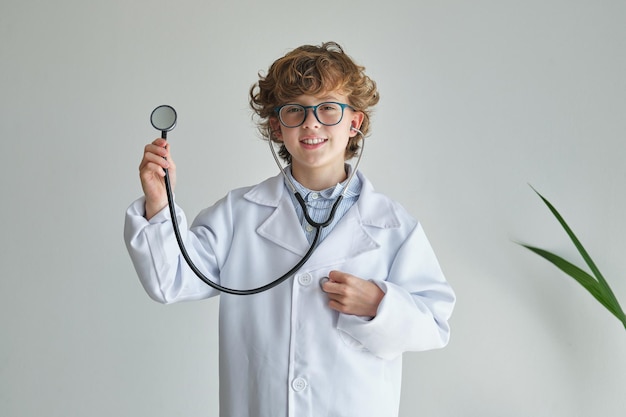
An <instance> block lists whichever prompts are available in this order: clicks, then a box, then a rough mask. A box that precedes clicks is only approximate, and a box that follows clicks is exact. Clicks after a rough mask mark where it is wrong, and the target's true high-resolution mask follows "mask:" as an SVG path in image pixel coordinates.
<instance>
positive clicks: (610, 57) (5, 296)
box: [0, 0, 626, 417]
mask: <svg viewBox="0 0 626 417" xmlns="http://www.w3.org/2000/svg"><path fill="white" fill-rule="evenodd" d="M0 39H2V41H1V42H0V59H1V64H2V67H1V69H0V75H1V78H0V126H1V127H2V147H1V149H2V153H1V154H2V157H1V158H0V160H1V161H2V168H3V171H4V174H3V175H2V177H1V179H0V181H1V184H0V185H1V188H0V190H1V192H2V205H0V218H1V219H2V220H1V221H2V232H1V233H0V243H1V245H2V246H1V249H2V250H1V251H0V261H1V262H0V294H1V296H2V303H1V307H0V326H1V327H0V330H1V334H2V342H1V343H0V415H2V416H29V417H30V416H47V417H53V416H64V417H67V416H94V417H98V416H112V415H116V416H148V415H149V416H153V417H158V416H172V415H178V416H200V415H205V416H215V415H216V413H217V396H216V393H217V391H216V390H217V369H216V368H217V340H216V339H217V332H216V312H217V309H216V307H217V303H218V300H217V299H214V300H209V301H206V302H199V303H189V304H181V305H173V306H167V307H165V306H162V305H159V304H156V303H154V302H152V301H150V300H149V299H148V297H147V296H146V295H145V294H144V293H143V290H142V289H141V287H140V284H139V282H138V280H137V279H136V277H135V275H134V270H133V268H132V265H131V263H130V260H129V258H128V256H127V254H126V252H125V248H124V244H123V241H122V225H123V213H124V210H125V208H126V207H127V206H128V204H129V203H130V202H131V201H132V200H133V199H134V198H136V197H137V196H138V195H139V194H140V186H139V181H138V170H137V167H138V164H139V160H140V158H141V153H142V148H143V146H144V144H145V143H147V142H149V141H150V140H152V139H153V138H154V137H155V136H156V135H157V132H155V131H153V129H152V128H151V127H150V125H149V123H148V116H149V113H150V111H151V110H152V108H153V107H154V106H156V105H157V104H162V103H169V104H172V105H174V106H175V107H176V108H177V110H178V112H179V124H178V127H177V128H176V130H175V131H174V132H173V133H172V134H171V135H170V141H171V142H172V144H173V146H175V156H176V160H177V164H178V168H179V187H178V188H177V197H178V201H179V203H180V204H181V205H182V206H184V207H185V208H186V210H187V211H188V213H189V214H190V215H193V214H195V213H197V211H198V210H200V209H201V208H202V207H204V206H206V205H208V204H211V203H212V202H213V201H215V200H216V199H218V198H219V197H221V196H222V195H223V194H224V193H225V192H226V191H227V190H228V189H231V188H233V187H237V186H242V185H248V184H252V183H256V182H258V181H259V180H261V179H263V178H265V177H267V176H269V175H273V174H274V173H275V172H276V168H275V166H274V162H273V161H272V159H271V157H270V155H269V154H268V153H267V150H266V147H265V146H266V145H265V144H264V143H263V142H262V141H261V140H259V139H258V138H257V135H256V132H255V129H254V126H253V125H252V123H251V121H250V111H249V110H248V104H247V92H248V88H249V87H250V85H251V84H252V83H254V82H255V80H256V78H257V77H256V75H257V72H258V71H260V70H264V69H266V68H267V67H268V65H269V64H270V63H271V62H272V61H273V60H274V59H275V58H277V57H279V56H281V55H282V54H284V53H285V52H286V51H288V50H290V49H292V48H294V47H296V46H299V45H300V44H303V43H313V44H319V43H320V42H322V41H326V40H336V41H338V42H340V43H341V44H342V45H343V46H344V47H345V48H346V50H347V52H348V53H349V54H350V55H352V56H353V57H354V58H355V59H356V60H357V61H358V62H360V63H362V64H364V65H366V67H367V68H368V72H369V74H370V75H371V76H372V77H373V78H374V79H375V80H377V82H378V84H379V87H380V91H381V94H382V100H381V103H380V105H379V106H378V110H377V112H376V115H375V119H374V129H373V133H372V135H371V138H370V140H369V141H368V144H367V149H366V154H365V155H364V159H363V170H364V171H365V172H366V173H367V174H368V175H369V177H370V178H371V179H372V181H373V182H374V184H375V185H376V186H377V188H378V189H379V190H380V191H383V192H385V193H387V194H388V195H390V196H391V197H393V198H395V199H397V200H399V201H400V202H402V203H403V204H404V205H405V206H406V207H407V208H408V209H409V210H410V211H411V212H412V213H413V214H414V215H415V216H416V217H418V218H419V219H420V220H421V221H422V222H423V224H424V225H425V228H426V231H427V233H428V235H429V237H430V239H431V241H432V244H433V246H434V248H435V250H436V251H437V253H438V255H439V258H440V261H441V263H442V266H443V268H444V270H445V271H446V272H447V276H448V279H449V281H450V282H451V284H452V285H453V286H454V288H455V289H456V291H457V294H458V298H459V301H458V306H457V309H456V312H455V315H454V317H453V320H452V326H453V337H452V341H451V344H450V345H449V347H448V348H446V349H444V350H441V351H435V352H427V353H410V354H406V355H405V378H404V395H403V402H402V409H401V415H402V416H404V417H409V416H411V417H412V416H432V417H458V416H469V417H474V416H476V417H486V416H494V417H496V416H497V417H500V416H533V417H536V416H546V417H548V416H549V417H571V416H603V417H618V416H623V413H624V409H626V399H625V398H626V395H624V387H625V386H626V332H625V331H624V328H623V327H622V326H621V325H620V323H619V322H618V321H617V320H616V319H615V318H613V317H612V316H611V315H610V314H609V313H608V312H607V311H605V310H604V309H603V308H602V307H601V306H600V305H599V304H598V303H596V302H595V300H593V299H592V298H591V297H590V296H589V294H587V293H586V292H584V290H583V289H582V288H580V287H579V286H578V285H577V284H576V283H575V282H573V281H572V280H571V279H569V278H568V277H565V276H564V275H562V274H560V273H559V272H557V271H556V270H555V269H554V268H553V267H552V266H551V265H549V264H548V263H547V262H545V261H543V260H541V259H539V258H538V257H536V256H535V255H533V254H531V253H530V252H527V251H525V250H524V249H522V248H520V247H519V246H517V245H516V244H514V243H513V241H514V240H522V241H525V242H529V243H534V244H537V245H539V246H544V247H547V248H549V249H552V250H554V251H557V252H559V253H561V254H564V255H566V256H568V257H569V258H571V259H573V260H576V262H578V258H577V257H575V255H576V254H575V251H574V250H573V249H572V246H571V244H570V242H569V241H568V240H567V237H566V236H565V235H564V234H563V233H562V232H561V231H560V229H559V226H558V225H557V223H556V222H555V220H554V219H553V218H552V217H551V215H550V213H549V212H548V210H547V209H546V208H545V207H544V206H543V204H542V203H541V202H540V200H539V199H538V198H537V197H536V195H535V194H534V193H533V192H532V190H531V189H530V187H528V183H530V184H532V185H533V186H535V187H536V188H537V189H538V190H539V191H541V192H542V193H543V194H544V195H545V196H546V197H548V198H549V199H550V200H551V201H552V202H553V203H554V204H555V205H556V206H557V208H558V209H559V210H560V211H561V212H562V214H563V215H564V216H565V218H566V220H567V221H568V222H569V223H570V225H571V226H572V227H573V228H574V230H575V231H576V233H577V234H578V235H579V237H580V238H581V240H582V241H583V244H585V246H586V247H587V249H588V250H589V251H590V253H591V255H592V256H593V257H594V258H595V260H596V261H597V264H598V266H599V267H600V269H601V271H603V273H604V274H605V276H606V277H607V279H608V280H609V282H610V284H611V285H612V286H613V289H614V290H615V293H616V295H617V297H618V299H620V300H621V301H622V304H623V306H624V307H626V280H625V276H624V270H625V267H626V259H625V258H624V255H623V254H624V253H626V243H625V240H624V239H623V235H624V232H625V231H626V217H625V216H624V211H625V209H626V195H625V193H624V184H625V181H626V164H625V163H624V157H625V155H626V152H625V150H626V146H625V145H624V139H625V133H626V117H625V115H626V77H624V74H626V3H624V2H623V1H617V0H615V1H608V0H593V1H592V0H589V1H580V0H573V1H564V0H563V1H536V0H529V1H525V2H521V1H495V0H493V1H473V2H463V1H441V2H435V1H423V0H415V1H406V2H393V1H387V2H382V1H376V2H373V1H371V2H370V1H359V2H340V1H325V0H320V1H317V2H299V3H298V2H293V1H280V0H268V1H265V2H253V1H248V2H234V1H230V2H219V3H218V2H216V1H207V0H204V1H201V0H195V1H194V0H179V1H162V0H157V1H145V0H143V1H141V0H137V1H126V0H106V1H88V0H58V1H44V0H20V1H17V0H4V1H3V2H2V3H1V4H0Z"/></svg>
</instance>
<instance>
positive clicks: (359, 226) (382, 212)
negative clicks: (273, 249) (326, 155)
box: [245, 172, 400, 268]
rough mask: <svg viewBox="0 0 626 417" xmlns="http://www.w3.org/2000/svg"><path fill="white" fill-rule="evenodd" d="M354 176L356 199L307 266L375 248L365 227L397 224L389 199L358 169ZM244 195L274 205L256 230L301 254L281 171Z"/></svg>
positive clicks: (303, 243)
mask: <svg viewBox="0 0 626 417" xmlns="http://www.w3.org/2000/svg"><path fill="white" fill-rule="evenodd" d="M357 175H359V178H360V180H361V182H362V189H361V195H360V197H359V199H358V200H357V202H356V204H355V205H354V206H352V208H351V209H350V210H349V211H348V212H347V213H346V214H345V215H344V217H343V218H342V219H341V220H340V221H339V223H337V225H336V226H335V228H334V229H333V231H332V232H331V233H330V234H329V235H328V236H327V237H326V239H324V241H322V243H320V244H319V246H318V248H317V249H316V250H315V252H313V255H312V256H311V259H310V260H309V261H308V262H307V265H308V266H309V267H311V268H314V267H318V266H323V265H331V264H335V263H339V262H342V261H344V260H346V259H349V258H351V257H354V256H357V255H359V254H362V253H364V252H367V251H371V250H375V249H377V248H379V247H380V244H379V243H378V242H376V240H374V239H373V238H372V236H371V235H370V234H369V233H368V231H367V229H368V228H370V227H374V228H383V229H385V228H396V227H399V226H400V221H399V220H398V217H397V216H396V214H395V210H394V208H393V207H392V206H391V204H390V203H389V201H388V200H387V199H385V198H383V197H382V196H381V195H380V194H378V193H376V192H375V191H374V188H373V186H372V184H371V183H370V182H369V181H368V180H367V179H366V178H365V177H364V176H363V175H361V173H360V172H358V173H357ZM245 198H246V199H247V200H249V201H252V202H254V203H257V204H260V205H264V206H270V207H275V208H276V209H275V210H274V212H273V213H272V214H271V215H270V216H269V217H268V218H267V219H266V220H265V221H264V222H263V223H262V224H261V225H260V226H259V227H258V229H257V233H258V234H259V235H260V236H262V237H264V238H265V239H268V240H269V241H271V242H273V243H275V244H276V245H278V246H280V247H282V248H284V249H286V250H288V251H290V252H293V253H295V254H296V255H299V256H304V254H305V253H306V252H307V250H308V248H309V243H308V241H307V239H306V237H305V235H304V232H303V231H302V226H301V225H300V222H299V220H298V217H297V215H296V211H295V209H294V207H293V202H292V201H291V197H290V196H289V195H288V194H287V192H286V190H285V184H284V179H283V177H282V176H281V175H280V174H279V175H278V176H275V177H272V178H269V179H267V180H265V181H264V182H262V183H260V184H259V185H257V186H256V187H253V188H252V189H251V190H250V191H249V192H248V193H246V195H245Z"/></svg>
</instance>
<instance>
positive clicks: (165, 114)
mask: <svg viewBox="0 0 626 417" xmlns="http://www.w3.org/2000/svg"><path fill="white" fill-rule="evenodd" d="M176 119H177V114H176V110H174V108H173V107H172V106H168V105H161V106H158V107H157V108H155V109H154V110H153V111H152V114H151V115H150V122H151V123H152V126H154V128H155V129H157V130H160V131H161V138H162V139H165V140H167V132H169V131H171V130H172V129H174V127H176ZM350 129H351V130H354V131H356V132H358V133H360V134H361V136H362V137H363V136H364V135H363V132H361V131H360V130H359V129H357V128H356V127H354V126H352V127H351V128H350ZM267 142H268V143H269V146H270V150H271V152H272V156H273V157H274V161H276V164H277V165H278V168H280V172H281V173H282V175H283V177H285V179H286V180H287V184H289V188H291V192H292V193H293V195H294V197H295V198H296V200H297V201H298V203H299V204H300V207H302V212H303V213H304V218H305V219H306V221H307V222H308V223H309V224H310V225H311V226H313V227H314V228H315V229H316V230H315V236H314V238H313V241H312V242H311V246H310V247H309V249H308V250H307V252H306V253H305V254H304V256H303V257H302V259H300V261H299V262H298V263H297V264H296V265H294V266H293V268H291V269H290V270H289V271H287V272H286V273H285V274H284V275H282V276H280V277H279V278H277V279H275V280H274V281H272V282H270V283H269V284H266V285H263V286H261V287H258V288H252V289H249V290H238V289H234V288H228V287H224V286H222V285H220V284H217V283H216V282H213V281H211V280H210V279H209V278H207V277H206V276H205V275H204V274H203V273H202V271H200V270H199V269H198V267H196V265H195V264H194V263H193V261H192V260H191V258H190V257H189V254H188V253H187V250H186V249H185V245H184V243H183V238H182V236H181V234H180V229H179V227H178V219H177V217H176V208H175V206H174V196H173V193H172V186H171V183H170V176H169V172H168V169H167V168H166V169H165V178H164V181H165V191H166V193H167V203H168V207H169V211H170V216H171V218H172V227H173V228H174V234H175V235H176V241H177V242H178V247H179V248H180V253H181V254H182V255H183V258H184V259H185V261H186V262H187V265H189V268H191V270H192V271H193V272H194V273H195V274H196V275H197V277H198V278H200V279H201V280H202V281H203V282H204V283H205V284H207V285H209V286H210V287H212V288H214V289H216V290H218V291H221V292H224V293H227V294H233V295H251V294H258V293H260V292H263V291H267V290H269V289H272V288H274V287H275V286H277V285H279V284H281V283H282V282H283V281H285V280H287V279H288V278H289V277H291V276H292V275H293V274H294V273H295V272H296V271H297V270H298V269H300V268H301V267H302V266H303V265H304V264H305V263H306V261H308V260H309V258H311V255H313V252H314V251H315V248H316V246H317V243H318V242H319V238H320V235H321V231H322V229H323V228H324V227H326V226H328V225H329V224H331V223H332V222H333V219H334V218H335V212H336V211H337V207H339V204H340V203H341V201H342V200H343V198H344V195H345V193H346V191H347V190H348V188H349V185H350V182H351V181H352V177H353V176H354V174H355V173H356V171H357V169H358V167H359V164H360V163H361V155H362V154H363V145H362V147H361V151H360V152H359V156H358V158H357V161H356V163H355V165H354V168H353V169H352V172H351V173H350V175H349V176H348V180H347V181H346V183H345V186H344V188H343V191H342V192H341V194H340V195H339V197H337V200H335V202H334V203H333V206H332V207H331V210H330V214H329V215H328V218H327V219H326V220H325V221H323V222H316V221H314V220H313V219H312V218H311V217H310V216H309V213H308V211H307V208H306V202H305V201H304V198H303V197H302V195H300V193H299V192H298V190H296V186H295V185H294V183H293V181H292V180H291V178H289V176H288V175H287V173H286V172H285V168H284V167H283V166H282V164H281V163H280V160H279V159H278V156H277V155H276V151H275V150H274V146H273V144H272V141H271V140H268V141H267Z"/></svg>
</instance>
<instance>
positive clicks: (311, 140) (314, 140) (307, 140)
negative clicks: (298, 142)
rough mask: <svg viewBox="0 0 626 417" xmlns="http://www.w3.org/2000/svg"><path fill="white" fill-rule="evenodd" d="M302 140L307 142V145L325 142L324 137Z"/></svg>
mask: <svg viewBox="0 0 626 417" xmlns="http://www.w3.org/2000/svg"><path fill="white" fill-rule="evenodd" d="M302 142H303V143H306V144H307V145H317V144H318V143H322V142H324V139H320V138H315V139H304V140H303V141H302Z"/></svg>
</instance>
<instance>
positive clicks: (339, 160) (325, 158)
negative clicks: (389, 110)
mask: <svg viewBox="0 0 626 417" xmlns="http://www.w3.org/2000/svg"><path fill="white" fill-rule="evenodd" d="M323 102H338V103H345V104H347V103H348V98H347V97H346V96H345V95H343V94H340V93H337V92H331V93H328V94H325V95H323V96H310V95H302V96H299V97H296V98H295V99H294V100H291V101H289V103H283V104H300V105H302V106H316V105H318V104H320V103H323ZM322 111H323V110H322V109H319V110H318V114H319V115H320V118H322V120H324V119H323V116H322V115H321V113H322ZM362 121H363V113H361V112H358V111H354V110H352V109H351V108H348V107H346V108H345V109H344V110H343V118H342V119H341V121H340V122H339V123H338V124H336V125H333V126H327V125H324V124H322V123H320V122H319V120H317V118H316V117H315V115H314V114H313V109H307V110H306V118H305V119H304V123H302V125H300V126H298V127H291V128H290V127H285V126H283V125H282V124H281V123H280V122H279V121H278V120H276V119H274V120H272V121H271V123H272V127H273V130H274V131H275V132H276V137H277V138H278V139H280V140H281V141H282V142H283V143H284V145H285V147H286V148H287V150H288V151H289V153H290V154H291V169H292V173H293V175H294V177H295V178H296V179H297V180H298V181H300V182H302V181H303V180H305V179H309V178H319V179H323V180H326V181H328V182H329V185H328V186H329V187H330V186H332V185H334V184H336V183H337V182H341V181H343V180H344V179H345V175H346V174H345V169H344V163H345V151H346V146H347V145H348V139H349V138H350V137H353V136H355V135H356V134H357V132H356V131H354V130H351V129H350V127H351V126H354V127H356V128H357V129H358V128H359V127H360V126H361V123H362ZM303 185H305V186H306V184H304V183H303Z"/></svg>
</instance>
